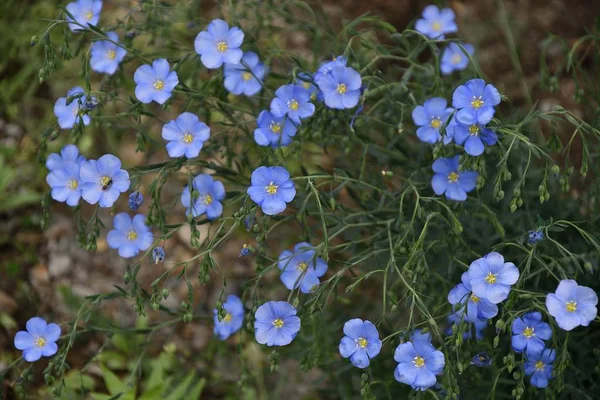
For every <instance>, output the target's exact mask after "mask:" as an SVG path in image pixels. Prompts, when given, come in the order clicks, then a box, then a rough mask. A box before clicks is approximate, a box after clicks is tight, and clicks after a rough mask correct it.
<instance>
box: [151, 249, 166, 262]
mask: <svg viewBox="0 0 600 400" xmlns="http://www.w3.org/2000/svg"><path fill="white" fill-rule="evenodd" d="M163 261H165V249H163V248H162V247H160V246H157V247H155V248H153V249H152V262H153V263H154V264H158V263H161V262H163Z"/></svg>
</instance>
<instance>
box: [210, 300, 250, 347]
mask: <svg viewBox="0 0 600 400" xmlns="http://www.w3.org/2000/svg"><path fill="white" fill-rule="evenodd" d="M223 309H224V310H225V311H226V312H227V314H225V317H223V319H222V320H220V321H219V312H218V310H217V309H216V308H215V309H214V310H213V320H214V323H215V329H214V333H215V335H216V336H218V337H219V339H221V340H225V339H227V338H228V337H229V336H231V335H233V334H234V333H236V332H237V331H239V330H240V329H241V328H242V324H243V323H244V305H243V304H242V300H240V298H239V297H237V296H236V295H233V294H230V295H229V296H227V300H225V303H223Z"/></svg>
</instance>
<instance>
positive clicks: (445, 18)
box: [415, 5, 458, 40]
mask: <svg viewBox="0 0 600 400" xmlns="http://www.w3.org/2000/svg"><path fill="white" fill-rule="evenodd" d="M422 15H423V18H422V19H418V20H417V22H416V23H415V29H416V30H417V31H418V32H420V33H422V34H423V35H425V36H427V37H428V38H430V39H439V40H441V39H444V37H445V36H444V35H445V34H447V33H454V32H456V31H457V30H458V28H457V27H456V22H455V21H454V11H452V10H451V9H450V8H443V9H441V10H440V9H439V8H437V7H436V6H433V5H432V6H427V7H425V9H424V10H423V14H422Z"/></svg>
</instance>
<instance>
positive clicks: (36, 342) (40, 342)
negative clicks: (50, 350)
mask: <svg viewBox="0 0 600 400" xmlns="http://www.w3.org/2000/svg"><path fill="white" fill-rule="evenodd" d="M33 344H34V345H35V346H36V347H39V348H42V347H44V346H45V345H46V339H44V338H43V337H41V336H40V337H39V338H37V339H35V340H34V341H33Z"/></svg>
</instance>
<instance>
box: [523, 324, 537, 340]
mask: <svg viewBox="0 0 600 400" xmlns="http://www.w3.org/2000/svg"><path fill="white" fill-rule="evenodd" d="M534 330H535V328H530V327H527V328H525V329H523V336H525V337H526V338H528V339H529V338H530V337H532V336H534V335H535V333H533V331H534Z"/></svg>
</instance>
